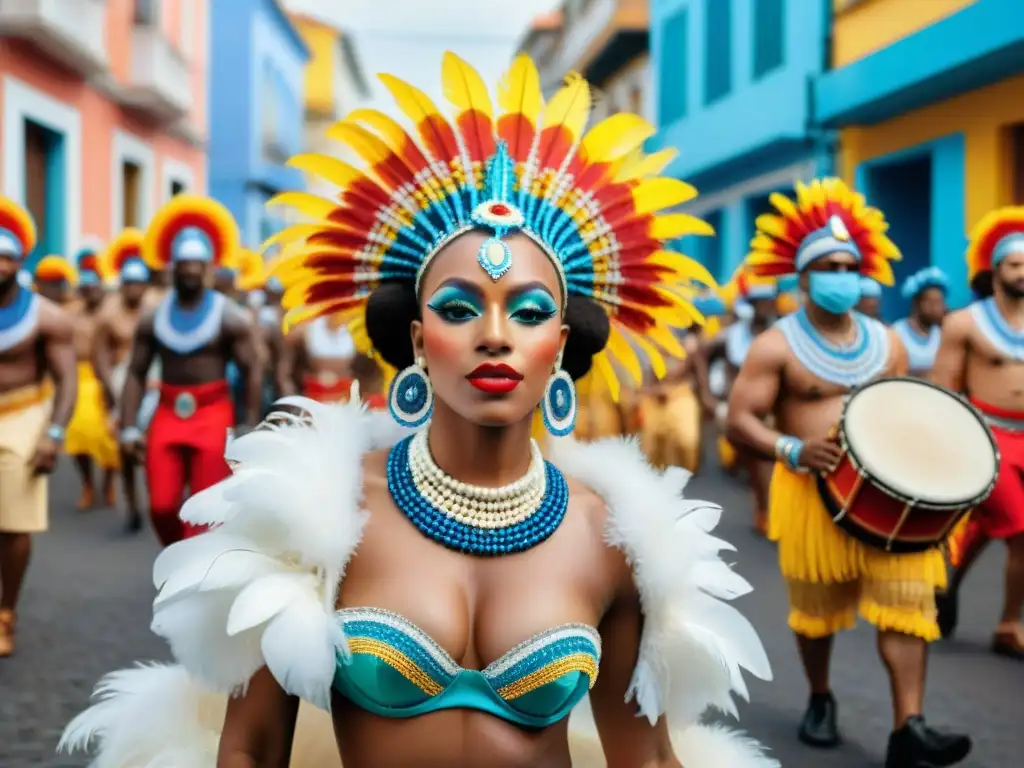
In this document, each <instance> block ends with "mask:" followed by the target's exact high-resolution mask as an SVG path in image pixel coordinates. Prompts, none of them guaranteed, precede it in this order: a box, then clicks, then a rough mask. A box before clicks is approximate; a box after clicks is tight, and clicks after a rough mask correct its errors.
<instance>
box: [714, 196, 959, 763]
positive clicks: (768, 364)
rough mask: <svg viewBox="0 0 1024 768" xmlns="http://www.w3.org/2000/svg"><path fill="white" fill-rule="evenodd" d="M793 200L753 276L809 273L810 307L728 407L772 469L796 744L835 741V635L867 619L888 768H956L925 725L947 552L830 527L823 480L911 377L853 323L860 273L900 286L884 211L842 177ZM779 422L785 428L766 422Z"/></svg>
mask: <svg viewBox="0 0 1024 768" xmlns="http://www.w3.org/2000/svg"><path fill="white" fill-rule="evenodd" d="M796 191H797V198H796V201H795V202H794V201H792V200H790V199H788V198H786V197H784V196H782V195H779V194H773V195H771V198H770V200H771V202H772V204H773V205H774V206H775V208H776V210H777V211H778V213H777V214H764V215H762V216H759V217H758V218H757V222H756V223H757V232H756V234H755V236H754V239H753V240H752V241H751V253H750V254H749V255H748V257H747V260H746V267H745V268H746V269H749V270H750V271H751V272H754V273H755V274H760V275H764V276H772V275H779V274H792V273H794V272H796V273H799V275H800V286H801V289H802V290H803V291H804V292H805V293H806V294H807V297H808V299H807V301H806V302H804V306H803V307H801V308H800V310H798V311H797V312H796V313H794V314H792V315H788V316H787V317H785V318H783V319H782V320H780V321H779V322H778V323H776V324H775V326H774V327H772V328H771V329H770V330H768V331H766V332H764V333H763V334H761V335H760V336H759V337H758V338H757V339H756V340H755V341H754V343H753V344H752V345H751V348H750V352H749V353H748V355H747V359H746V361H745V362H744V364H743V368H742V369H741V370H740V375H739V378H738V379H737V380H736V383H735V384H734V385H733V389H732V396H731V398H730V400H729V430H730V434H732V435H734V436H735V438H736V440H738V441H741V442H743V443H745V444H746V445H747V446H749V447H750V448H751V449H752V450H755V451H757V452H758V453H759V454H760V455H762V456H764V457H765V458H768V457H772V456H774V457H775V458H776V461H777V463H776V465H775V471H774V473H773V475H772V483H771V504H770V510H769V536H770V538H772V539H773V540H775V541H778V543H779V563H780V566H781V569H782V576H783V578H785V580H786V582H787V585H788V588H789V600H790V613H789V626H790V628H791V629H792V630H793V631H794V632H795V633H796V636H797V643H798V647H799V650H800V657H801V659H802V661H803V665H804V671H805V673H806V675H807V680H808V683H809V684H810V688H811V697H810V702H809V704H808V707H807V711H806V714H805V715H804V718H803V721H802V723H801V725H800V730H799V736H800V739H801V741H803V742H805V743H807V744H810V745H812V746H817V747H833V746H836V745H837V744H838V743H839V731H838V727H837V722H836V720H837V712H836V702H835V699H834V698H833V696H832V692H831V690H830V685H829V665H830V661H831V655H832V638H833V635H834V634H835V633H836V632H838V631H839V630H842V629H849V628H851V627H853V626H854V624H855V623H856V616H857V613H858V612H859V613H860V615H861V617H862V618H864V619H865V620H866V621H868V622H869V623H871V624H873V625H874V626H875V627H876V628H877V630H878V651H879V654H880V656H881V658H882V661H883V663H884V665H885V668H886V671H887V672H888V674H889V680H890V684H891V688H892V698H893V731H892V735H891V736H890V737H889V746H888V751H887V757H886V766H887V768H910V767H911V766H918V765H921V764H926V765H934V766H938V765H952V764H953V763H955V762H959V761H960V760H962V759H963V758H964V757H965V756H966V755H967V753H968V752H969V751H970V748H971V741H970V739H969V738H968V737H967V736H963V735H955V734H946V733H942V732H939V731H936V730H934V729H932V728H931V727H929V726H928V725H927V724H926V723H925V721H924V718H923V717H922V714H921V709H922V705H923V699H924V688H925V671H926V666H927V643H928V642H930V641H932V640H935V639H937V638H938V637H939V628H938V626H937V625H936V621H935V620H936V610H935V601H934V592H935V588H936V587H938V586H943V585H944V581H945V575H946V572H945V563H944V561H943V555H942V552H941V551H940V550H939V549H938V548H935V549H931V550H927V551H924V552H918V553H913V554H893V553H890V552H886V551H885V550H884V549H875V548H872V547H869V546H868V545H866V544H864V543H862V542H861V541H860V540H858V539H856V538H854V537H853V536H850V535H848V534H847V533H846V532H844V531H843V530H842V529H841V528H840V527H839V526H838V525H836V524H835V523H834V522H833V520H832V514H830V513H829V511H828V509H827V507H826V505H825V502H824V500H823V499H822V497H821V495H820V494H819V490H818V486H817V482H816V478H815V474H816V473H826V474H827V473H830V472H832V471H833V469H834V468H835V466H836V465H837V464H838V463H839V461H840V458H841V456H842V449H841V448H840V446H839V444H838V440H837V439H836V429H837V426H838V422H839V418H840V416H841V414H842V410H843V399H844V397H845V395H846V394H847V393H848V392H849V391H850V390H851V388H853V387H855V386H857V385H859V384H863V383H865V382H868V381H872V380H874V379H877V378H879V377H883V376H891V375H900V374H903V373H905V372H906V366H907V362H906V351H905V350H904V349H903V345H902V344H901V343H900V341H899V339H898V338H897V337H896V335H895V334H894V333H893V332H892V331H891V330H890V329H887V328H886V327H885V326H883V325H882V324H881V323H880V322H878V321H876V320H873V319H871V318H869V317H867V316H866V315H863V314H861V313H859V312H856V311H853V308H854V307H855V306H856V305H857V302H858V301H859V300H860V297H861V275H863V276H866V277H871V278H873V279H874V280H877V281H882V282H886V283H891V282H892V280H893V277H892V269H891V267H890V264H889V260H890V259H895V258H898V257H899V252H898V251H897V249H896V246H895V245H893V243H892V242H891V241H890V240H889V239H888V238H887V237H886V236H885V234H884V233H885V226H886V225H885V220H884V218H883V215H882V213H881V212H880V211H878V210H877V209H874V208H869V207H867V206H866V205H865V203H864V198H863V197H862V196H861V195H860V194H858V193H856V192H854V191H852V190H850V189H849V188H847V187H846V185H845V184H844V183H843V182H842V181H841V180H839V179H824V180H815V181H813V182H811V183H810V184H809V185H806V186H805V185H803V184H799V183H798V184H797V188H796ZM773 413H774V414H775V417H776V427H777V429H772V428H770V427H769V426H767V425H766V424H765V417H766V416H768V415H769V414H773Z"/></svg>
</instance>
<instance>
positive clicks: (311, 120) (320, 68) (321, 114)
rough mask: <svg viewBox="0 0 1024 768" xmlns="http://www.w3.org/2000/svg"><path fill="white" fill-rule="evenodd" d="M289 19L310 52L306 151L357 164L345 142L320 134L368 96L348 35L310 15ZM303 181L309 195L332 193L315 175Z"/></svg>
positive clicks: (307, 78)
mask: <svg viewBox="0 0 1024 768" xmlns="http://www.w3.org/2000/svg"><path fill="white" fill-rule="evenodd" d="M292 19H293V21H294V23H295V27H296V29H298V31H299V34H300V35H301V36H302V39H303V40H305V42H306V46H307V48H308V49H309V52H310V58H309V62H308V63H307V65H306V71H305V86H304V99H303V102H304V110H305V121H306V125H305V142H306V151H308V152H316V153H320V154H326V155H332V156H336V157H338V158H339V159H341V160H344V161H346V162H349V163H358V162H359V159H358V158H357V157H356V156H355V154H354V153H353V152H352V151H351V149H350V148H349V147H348V146H347V145H344V144H340V143H338V142H333V141H331V140H330V139H328V138H327V136H326V133H327V129H328V128H330V127H331V125H332V124H333V123H334V122H335V121H337V120H340V119H341V118H342V117H344V116H345V115H346V114H348V113H349V112H352V111H353V110H355V109H358V108H359V107H361V106H363V105H364V104H365V103H366V102H367V100H368V99H369V98H370V89H369V85H368V83H367V81H366V76H365V74H364V72H363V68H362V64H361V63H360V60H359V54H358V50H357V48H356V46H355V42H354V40H353V38H352V35H350V34H348V33H347V32H345V31H344V30H341V29H339V28H337V27H336V26H334V25H333V24H331V23H328V22H326V21H324V20H320V19H317V18H313V17H310V16H305V15H302V14H295V15H293V17H292ZM306 183H307V187H308V189H309V191H310V192H312V193H313V194H318V195H322V196H324V197H330V196H331V195H332V194H334V193H335V192H336V190H335V188H333V187H332V186H331V185H330V184H328V183H327V182H325V181H324V180H323V179H321V178H320V177H317V176H309V177H308V178H307V180H306Z"/></svg>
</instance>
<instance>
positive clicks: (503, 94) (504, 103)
mask: <svg viewBox="0 0 1024 768" xmlns="http://www.w3.org/2000/svg"><path fill="white" fill-rule="evenodd" d="M498 106H500V107H501V109H502V110H503V111H504V112H505V113H506V114H521V115H523V117H525V118H526V119H527V120H529V121H530V122H531V123H533V125H534V127H536V126H537V121H538V119H539V118H540V111H541V109H543V107H544V95H543V94H542V93H541V89H540V73H538V72H537V65H536V64H534V63H533V59H531V58H530V57H529V56H527V55H526V54H525V53H521V54H519V55H518V56H516V57H515V59H514V60H513V61H512V66H511V67H509V69H508V72H506V73H505V76H504V77H502V79H501V82H500V83H499V84H498Z"/></svg>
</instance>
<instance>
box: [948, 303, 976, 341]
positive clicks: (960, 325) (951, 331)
mask: <svg viewBox="0 0 1024 768" xmlns="http://www.w3.org/2000/svg"><path fill="white" fill-rule="evenodd" d="M973 328H974V318H973V317H972V316H971V308H970V307H966V308H964V309H958V310H956V311H955V312H950V313H949V314H948V315H946V317H945V318H944V319H943V321H942V340H943V341H946V342H949V341H961V342H962V341H966V339H967V337H968V336H969V335H970V333H971V330H972V329H973Z"/></svg>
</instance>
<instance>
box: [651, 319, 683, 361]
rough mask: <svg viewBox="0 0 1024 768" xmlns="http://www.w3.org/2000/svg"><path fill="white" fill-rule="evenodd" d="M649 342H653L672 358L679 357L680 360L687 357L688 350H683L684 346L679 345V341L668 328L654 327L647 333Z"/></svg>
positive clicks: (663, 326)
mask: <svg viewBox="0 0 1024 768" xmlns="http://www.w3.org/2000/svg"><path fill="white" fill-rule="evenodd" d="M647 340H648V341H653V342H654V343H655V344H657V345H658V346H659V347H661V348H662V349H663V350H665V352H667V353H668V354H669V356H670V357H678V358H680V359H682V358H684V357H686V350H685V349H683V345H682V344H680V343H679V339H677V338H676V337H675V335H674V334H673V333H672V330H671V329H670V328H669V327H668V326H665V325H656V326H654V327H653V328H651V329H650V330H649V331H648V332H647Z"/></svg>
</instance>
